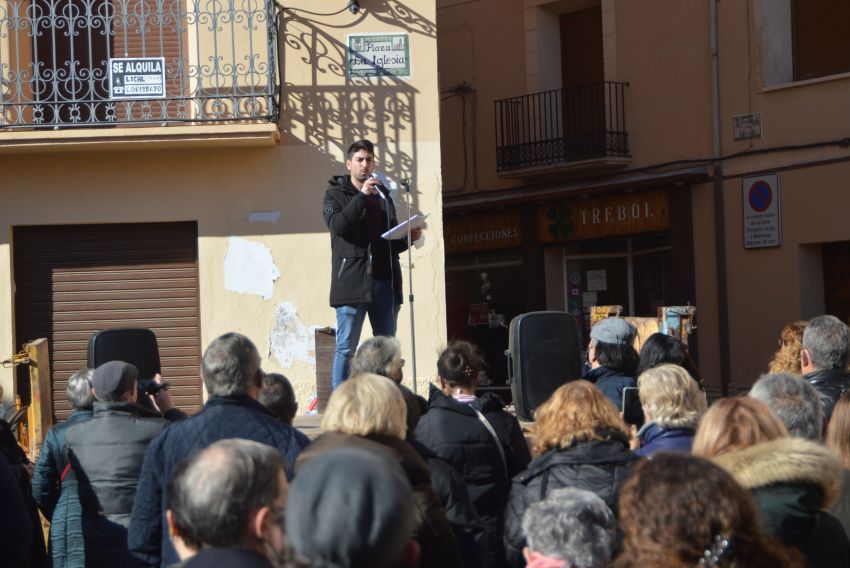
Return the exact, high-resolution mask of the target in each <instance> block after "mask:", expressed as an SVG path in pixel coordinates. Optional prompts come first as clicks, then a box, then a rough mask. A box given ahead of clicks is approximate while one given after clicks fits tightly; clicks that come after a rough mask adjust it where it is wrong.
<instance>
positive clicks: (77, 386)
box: [68, 369, 94, 410]
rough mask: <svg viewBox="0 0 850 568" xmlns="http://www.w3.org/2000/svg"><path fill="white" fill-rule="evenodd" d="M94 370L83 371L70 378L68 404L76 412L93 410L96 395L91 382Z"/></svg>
mask: <svg viewBox="0 0 850 568" xmlns="http://www.w3.org/2000/svg"><path fill="white" fill-rule="evenodd" d="M93 376H94V369H82V370H80V371H77V372H76V373H74V374H73V375H71V376H70V377H69V378H68V403H69V404H70V405H71V408H73V409H74V410H91V408H92V405H93V404H94V394H93V393H92V391H91V380H92V377H93Z"/></svg>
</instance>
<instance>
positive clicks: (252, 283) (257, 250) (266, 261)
mask: <svg viewBox="0 0 850 568" xmlns="http://www.w3.org/2000/svg"><path fill="white" fill-rule="evenodd" d="M279 276H280V270H278V269H277V266H275V264H274V260H273V259H272V253H271V251H270V250H269V249H268V247H266V245H264V244H263V243H257V242H252V241H246V240H245V239H240V238H239V237H230V243H229V244H228V246H227V254H226V255H225V256H224V287H225V288H227V289H228V290H232V291H234V292H239V293H241V294H257V295H259V296H262V297H263V299H264V300H268V299H269V298H271V297H272V294H273V292H274V281H275V280H277V279H278V277H279Z"/></svg>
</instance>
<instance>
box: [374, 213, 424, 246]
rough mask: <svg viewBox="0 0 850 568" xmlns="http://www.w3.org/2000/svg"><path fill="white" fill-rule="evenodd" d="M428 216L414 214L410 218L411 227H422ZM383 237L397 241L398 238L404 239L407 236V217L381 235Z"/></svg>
mask: <svg viewBox="0 0 850 568" xmlns="http://www.w3.org/2000/svg"><path fill="white" fill-rule="evenodd" d="M427 218H428V215H414V216H413V217H411V218H410V228H411V230H412V229H421V228H422V227H424V226H425V220H426V219H427ZM381 237H382V238H384V239H387V240H390V241H396V240H398V239H404V238H406V237H407V219H405V220H404V221H402V222H401V223H399V224H398V225H396V226H395V227H393V228H392V229H390V230H389V231H387V232H386V233H384V234H383V235H381Z"/></svg>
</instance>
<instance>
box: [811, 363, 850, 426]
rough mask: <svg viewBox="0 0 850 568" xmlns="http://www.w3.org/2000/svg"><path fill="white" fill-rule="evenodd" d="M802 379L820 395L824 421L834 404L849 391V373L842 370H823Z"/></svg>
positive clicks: (829, 415)
mask: <svg viewBox="0 0 850 568" xmlns="http://www.w3.org/2000/svg"><path fill="white" fill-rule="evenodd" d="M803 378H804V379H806V380H807V381H809V383H810V384H811V385H812V386H813V387H815V390H816V391H818V394H819V395H820V401H821V404H822V405H823V413H824V416H826V419H827V420H829V418H830V417H831V416H832V409H833V408H835V403H836V402H838V399H839V398H841V395H842V394H844V393H845V392H846V391H847V389H850V371H846V370H844V369H823V370H821V371H812V372H811V373H807V374H805V375H803Z"/></svg>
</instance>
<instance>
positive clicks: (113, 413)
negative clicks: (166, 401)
mask: <svg viewBox="0 0 850 568" xmlns="http://www.w3.org/2000/svg"><path fill="white" fill-rule="evenodd" d="M138 378H139V371H138V369H137V368H136V367H135V366H134V365H131V364H130V363H125V362H124V361H110V362H109V363H104V364H103V365H101V366H100V367H98V368H97V369H95V371H94V376H93V377H92V393H93V394H94V397H95V403H94V409H93V410H94V412H93V416H92V418H91V419H90V420H88V421H86V422H81V423H79V424H75V425H73V426H71V427H70V428H69V429H68V431H67V435H66V438H65V448H64V452H65V455H66V457H67V463H68V464H69V466H68V467H67V468H66V470H65V471H63V472H62V479H63V480H64V479H65V477H66V476H69V475H71V476H74V477H75V478H76V480H77V484H78V487H79V498H80V504H81V505H82V526H83V535H84V536H83V540H84V541H85V542H78V543H68V547H69V548H70V547H76V546H79V547H83V546H84V547H85V554H86V565H87V566H121V567H133V566H141V564H140V563H139V561H138V560H136V559H135V558H133V557H132V556H131V555H130V553H129V552H128V550H127V526H128V525H129V524H130V513H131V512H132V509H133V497H134V496H135V493H136V486H137V485H138V483H139V474H140V472H141V469H142V462H143V460H144V457H145V452H146V451H147V448H148V445H149V444H150V442H151V440H153V439H154V438H156V436H158V435H159V434H160V432H162V431H163V430H164V429H165V428H166V426H168V424H169V422H168V421H167V420H165V419H163V418H160V417H159V415H158V414H157V413H156V412H154V411H152V410H148V409H147V408H145V407H143V406H141V405H139V404H136V396H137V389H136V381H137V379H138Z"/></svg>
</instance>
